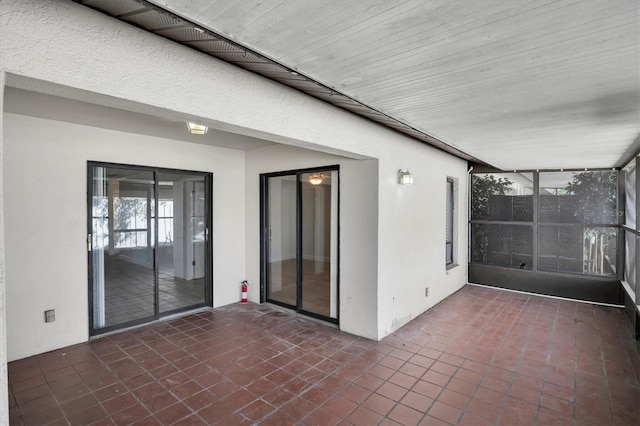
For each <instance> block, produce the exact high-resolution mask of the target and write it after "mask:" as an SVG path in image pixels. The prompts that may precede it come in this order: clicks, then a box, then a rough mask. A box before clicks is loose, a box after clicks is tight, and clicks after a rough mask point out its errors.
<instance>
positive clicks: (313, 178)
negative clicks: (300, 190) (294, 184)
mask: <svg viewBox="0 0 640 426" xmlns="http://www.w3.org/2000/svg"><path fill="white" fill-rule="evenodd" d="M323 181H324V176H322V174H320V173H314V174H312V175H310V176H309V183H310V184H311V185H314V186H317V185H320V184H321V183H322V182H323Z"/></svg>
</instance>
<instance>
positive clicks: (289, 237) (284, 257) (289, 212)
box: [267, 175, 298, 307]
mask: <svg viewBox="0 0 640 426" xmlns="http://www.w3.org/2000/svg"><path fill="white" fill-rule="evenodd" d="M267 191H268V194H269V195H268V201H267V218H268V223H267V239H268V242H267V244H268V248H267V299H268V300H271V301H275V302H279V303H283V304H285V305H289V306H293V307H295V306H296V305H297V297H298V291H297V256H296V252H297V246H296V244H297V230H296V223H297V222H296V199H297V197H296V176H295V175H289V176H276V177H271V178H268V180H267Z"/></svg>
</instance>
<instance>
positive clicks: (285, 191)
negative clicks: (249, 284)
mask: <svg viewBox="0 0 640 426" xmlns="http://www.w3.org/2000/svg"><path fill="white" fill-rule="evenodd" d="M262 211H263V227H264V229H263V231H264V235H265V238H264V243H265V244H264V246H263V279H264V281H265V283H264V284H266V285H265V286H264V288H265V293H266V300H267V301H269V302H272V303H276V304H279V305H283V306H286V307H289V308H293V309H296V310H297V311H299V312H301V313H305V314H308V315H311V316H314V317H318V318H322V319H326V320H329V321H332V322H337V321H338V170H337V169H321V170H311V171H308V170H305V171H297V172H290V173H284V174H275V175H273V174H272V175H264V176H263V209H262Z"/></svg>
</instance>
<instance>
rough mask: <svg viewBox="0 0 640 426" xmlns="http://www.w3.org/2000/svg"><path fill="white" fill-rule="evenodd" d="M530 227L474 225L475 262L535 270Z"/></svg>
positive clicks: (473, 256)
mask: <svg viewBox="0 0 640 426" xmlns="http://www.w3.org/2000/svg"><path fill="white" fill-rule="evenodd" d="M532 229H533V228H532V227H531V226H528V225H492V224H491V225H490V224H479V223H474V224H473V225H472V231H471V232H472V261H473V262H476V263H484V264H487V265H498V266H509V267H514V268H520V269H531V266H532V259H533V231H532Z"/></svg>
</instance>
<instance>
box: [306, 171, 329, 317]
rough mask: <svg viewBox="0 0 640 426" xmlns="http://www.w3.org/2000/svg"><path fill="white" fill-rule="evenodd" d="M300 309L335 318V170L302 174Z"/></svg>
mask: <svg viewBox="0 0 640 426" xmlns="http://www.w3.org/2000/svg"><path fill="white" fill-rule="evenodd" d="M300 184H301V186H302V195H301V198H302V214H301V216H302V259H301V264H302V277H301V293H302V305H301V306H300V309H301V310H304V311H307V312H311V313H314V314H318V315H321V316H323V317H330V318H337V281H338V280H337V278H338V275H337V268H336V265H337V240H338V239H337V236H338V226H337V223H338V203H337V198H338V172H337V171H336V170H333V171H327V172H322V173H304V174H301V175H300Z"/></svg>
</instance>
